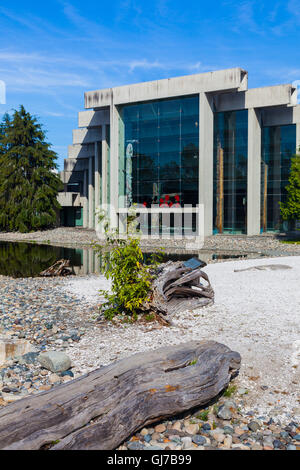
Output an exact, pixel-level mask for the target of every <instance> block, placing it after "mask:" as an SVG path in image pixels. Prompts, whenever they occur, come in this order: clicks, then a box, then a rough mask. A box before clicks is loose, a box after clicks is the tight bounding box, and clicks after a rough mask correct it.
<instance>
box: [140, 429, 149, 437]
mask: <svg viewBox="0 0 300 470" xmlns="http://www.w3.org/2000/svg"><path fill="white" fill-rule="evenodd" d="M147 434H149V433H148V429H147V428H143V429H142V430H141V431H140V435H141V436H147Z"/></svg>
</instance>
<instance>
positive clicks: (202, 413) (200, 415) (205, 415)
mask: <svg viewBox="0 0 300 470" xmlns="http://www.w3.org/2000/svg"><path fill="white" fill-rule="evenodd" d="M208 415H209V410H203V411H200V413H198V414H197V415H196V418H198V419H201V421H208Z"/></svg>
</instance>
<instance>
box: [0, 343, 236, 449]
mask: <svg viewBox="0 0 300 470" xmlns="http://www.w3.org/2000/svg"><path fill="white" fill-rule="evenodd" d="M240 362H241V357H240V355H239V353H237V352H234V351H231V350H230V349H229V348H228V347H227V346H225V345H223V344H220V343H217V342H215V341H193V342H189V343H185V344H179V345H175V346H168V347H164V348H160V349H157V350H154V351H147V352H143V353H139V354H135V355H133V356H131V357H128V358H125V359H122V360H120V361H118V362H115V363H113V364H110V365H108V366H106V367H101V368H100V369H97V370H95V371H93V372H90V373H88V374H85V375H84V376H82V377H80V378H78V379H74V380H72V381H70V382H68V383H65V384H62V385H59V386H57V387H54V388H53V389H51V390H49V391H46V392H42V393H39V394H37V395H33V396H30V397H28V398H24V399H21V400H19V401H17V402H14V403H12V404H10V405H8V406H7V407H5V408H3V409H2V410H1V411H0V449H26V450H30V449H40V448H42V447H43V446H45V445H47V444H50V448H51V449H74V450H75V449H76V450H77V449H78V450H83V449H86V450H92V449H98V450H101V449H102V450H104V449H106V450H110V449H115V448H116V447H118V446H119V445H120V444H121V443H122V442H124V440H126V438H127V437H129V436H130V435H131V434H133V433H135V432H136V431H138V430H139V429H141V428H142V427H144V426H147V425H149V424H151V423H154V422H156V421H160V420H161V419H164V418H167V417H170V416H174V415H177V414H179V413H181V412H184V411H187V410H189V409H191V408H194V407H200V406H202V405H205V404H207V403H208V402H210V401H211V400H212V399H213V398H214V397H216V396H217V395H218V394H219V393H220V392H221V391H222V390H223V389H224V388H226V387H227V385H228V383H229V381H230V380H231V378H232V377H233V376H234V375H236V374H237V372H238V370H239V367H240Z"/></svg>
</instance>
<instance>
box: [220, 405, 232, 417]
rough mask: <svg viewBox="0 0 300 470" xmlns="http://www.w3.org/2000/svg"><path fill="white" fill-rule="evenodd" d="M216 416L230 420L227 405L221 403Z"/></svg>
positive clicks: (230, 415) (230, 413)
mask: <svg viewBox="0 0 300 470" xmlns="http://www.w3.org/2000/svg"><path fill="white" fill-rule="evenodd" d="M217 416H218V418H220V419H223V420H230V419H231V418H232V412H231V411H230V409H229V408H228V407H227V406H225V405H222V406H220V408H219V410H218V413H217Z"/></svg>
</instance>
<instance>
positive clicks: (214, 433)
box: [210, 430, 225, 443]
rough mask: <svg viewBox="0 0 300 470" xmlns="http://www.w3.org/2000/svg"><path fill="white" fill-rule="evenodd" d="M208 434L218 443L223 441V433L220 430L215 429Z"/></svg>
mask: <svg viewBox="0 0 300 470" xmlns="http://www.w3.org/2000/svg"><path fill="white" fill-rule="evenodd" d="M210 434H211V436H212V437H213V438H214V439H215V440H216V441H217V442H219V443H222V442H224V439H225V434H223V433H222V432H220V431H218V430H215V431H211V432H210Z"/></svg>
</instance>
